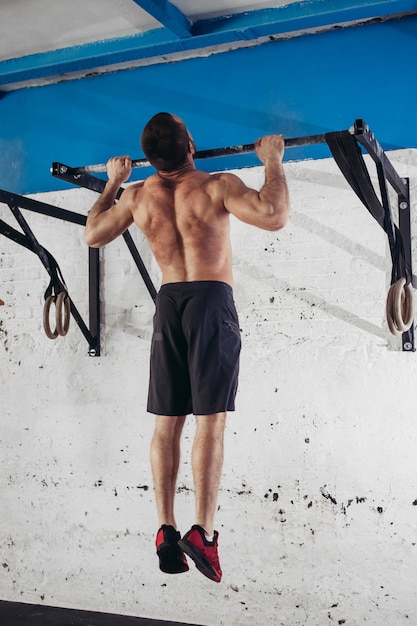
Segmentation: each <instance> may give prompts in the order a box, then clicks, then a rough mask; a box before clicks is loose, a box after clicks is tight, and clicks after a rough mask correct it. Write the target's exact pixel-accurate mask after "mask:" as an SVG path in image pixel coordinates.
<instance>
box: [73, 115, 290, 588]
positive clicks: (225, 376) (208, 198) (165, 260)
mask: <svg viewBox="0 0 417 626" xmlns="http://www.w3.org/2000/svg"><path fill="white" fill-rule="evenodd" d="M141 145H142V149H143V152H144V154H145V155H146V157H147V158H148V159H149V161H150V162H151V164H152V165H153V166H154V167H155V168H156V170H157V172H156V174H153V175H152V176H150V177H149V178H147V179H146V180H145V181H143V182H139V183H136V184H133V185H131V186H129V187H128V188H127V189H126V190H125V191H124V192H123V195H122V196H121V198H120V200H119V201H118V202H117V204H115V198H116V194H117V192H118V190H119V188H120V186H121V185H122V184H123V183H124V182H125V181H127V179H128V178H129V176H130V173H131V160H130V158H129V157H127V156H123V157H115V158H112V159H110V160H109V162H108V163H107V173H108V182H107V184H106V187H105V189H104V191H103V193H102V195H101V196H100V197H99V199H98V200H97V202H96V203H95V204H94V206H93V208H92V209H91V211H90V213H89V216H88V219H87V225H86V229H85V241H86V243H87V244H88V245H89V246H92V247H100V246H104V245H106V244H107V243H109V242H110V241H112V240H113V239H115V238H116V237H118V236H119V235H121V234H122V233H123V232H124V231H125V230H126V229H127V228H128V227H129V226H130V225H131V224H132V223H133V222H134V223H135V224H136V226H138V227H139V228H140V229H141V230H142V232H143V233H144V235H145V237H146V238H147V240H148V242H149V245H150V247H151V249H152V252H153V254H154V256H155V259H156V261H157V262H158V265H159V267H160V269H161V272H162V286H161V289H160V291H159V293H158V295H157V298H156V313H155V318H154V332H153V337H152V348H151V362H150V382H149V396H148V411H149V412H151V413H154V414H155V416H156V417H155V431H154V435H153V439H152V443H151V466H152V473H153V480H154V487H155V498H156V505H157V511H158V518H159V524H160V528H159V530H158V533H157V537H156V548H157V554H158V556H159V566H160V569H161V570H162V571H164V572H167V573H172V574H173V573H180V572H184V571H187V570H188V564H187V560H186V556H185V554H187V555H188V556H189V557H190V558H192V559H193V560H194V562H195V564H196V566H197V568H198V569H199V570H200V571H201V572H202V573H203V574H204V575H205V576H207V577H208V578H210V579H211V580H214V581H215V582H220V580H221V576H222V571H221V567H220V563H219V558H218V552H217V540H218V532H217V531H215V530H214V515H215V510H216V504H217V495H218V489H219V483H220V476H221V470H222V463H223V435H224V428H225V421H226V414H227V411H233V410H234V408H235V407H234V400H235V395H236V390H237V378H238V370H239V353H240V331H239V322H238V317H237V314H236V310H235V306H234V301H233V292H232V285H233V278H232V252H231V244H230V236H229V216H230V214H232V215H234V216H235V217H237V218H238V219H239V220H241V221H243V222H246V223H247V224H251V225H253V226H257V227H259V228H262V229H265V230H271V231H276V230H279V229H281V228H283V227H284V226H285V225H286V223H287V220H288V213H289V197H288V189H287V184H286V180H285V175H284V170H283V166H282V157H283V153H284V139H283V137H282V135H269V136H266V137H262V138H261V139H258V141H256V143H255V150H256V154H257V156H258V157H259V159H260V160H261V161H262V162H263V163H264V164H265V183H264V185H263V186H262V188H261V190H260V191H259V192H258V191H255V190H253V189H250V188H248V187H247V186H246V185H245V184H244V183H243V182H242V181H241V180H240V178H238V177H237V176H235V175H234V174H231V173H219V174H207V173H205V172H200V171H198V170H196V168H195V165H194V159H193V155H194V154H195V145H194V141H193V139H192V136H191V135H190V133H189V132H188V130H187V128H186V126H185V124H184V122H183V121H182V120H181V119H180V118H178V117H177V116H175V115H171V114H169V113H158V114H157V115H155V116H154V117H153V118H152V119H151V120H150V121H149V122H148V124H147V125H146V126H145V128H144V130H143V133H142V136H141ZM190 413H193V414H194V415H195V419H196V435H195V439H194V444H193V449H192V471H193V479H194V487H195V514H196V518H195V524H194V525H193V526H192V528H191V530H190V531H189V532H188V533H186V534H185V535H184V537H182V539H181V535H180V533H179V532H178V531H177V526H176V520H175V515H174V497H175V491H176V479H177V473H178V467H179V461H180V439H181V433H182V430H183V426H184V421H185V416H186V415H187V414H190ZM184 553H185V554H184Z"/></svg>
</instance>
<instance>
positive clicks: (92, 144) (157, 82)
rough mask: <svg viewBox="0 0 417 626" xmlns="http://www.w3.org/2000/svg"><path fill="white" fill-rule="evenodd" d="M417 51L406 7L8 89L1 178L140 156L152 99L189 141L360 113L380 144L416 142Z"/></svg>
mask: <svg viewBox="0 0 417 626" xmlns="http://www.w3.org/2000/svg"><path fill="white" fill-rule="evenodd" d="M416 59H417V17H416V16H413V17H406V18H402V19H400V20H393V21H389V22H385V23H376V24H372V25H367V26H359V27H354V28H347V29H343V30H333V31H330V32H327V33H323V34H319V35H306V36H303V37H297V38H294V39H290V40H281V41H272V42H270V43H268V44H265V45H262V46H257V47H255V48H248V49H241V50H236V51H233V52H228V53H223V54H218V55H213V56H210V57H207V58H198V59H192V60H188V61H182V62H177V63H169V64H164V65H153V66H149V67H143V68H139V69H136V70H130V71H123V72H117V73H114V74H107V75H103V76H98V77H94V78H89V79H82V80H77V81H71V82H63V83H59V84H55V85H50V86H45V87H36V88H30V89H22V90H20V91H15V92H10V93H8V94H6V95H5V96H4V97H3V98H2V99H1V100H0V188H3V189H6V190H9V191H13V192H16V193H21V194H27V193H36V192H40V191H51V190H57V189H61V188H68V187H70V186H69V185H67V184H65V183H63V182H62V181H60V180H57V179H54V178H52V176H51V175H50V166H51V163H52V161H61V162H63V163H66V164H68V165H71V166H79V165H87V164H91V163H101V162H105V161H106V160H107V158H109V157H110V156H113V155H115V154H130V155H131V156H132V157H133V158H140V157H141V156H142V153H141V150H140V147H139V135H140V131H141V128H142V127H143V125H144V124H145V123H146V121H147V120H148V119H149V118H150V117H151V116H152V115H153V114H154V113H156V112H157V111H161V110H168V111H172V112H175V113H176V114H178V115H180V116H181V117H182V118H183V119H184V120H185V121H186V123H187V124H188V126H189V128H190V130H191V132H192V133H193V135H194V138H195V140H196V143H197V148H198V149H200V150H203V149H207V148H214V147H219V146H223V145H233V144H241V143H250V142H253V141H254V140H255V139H256V138H257V137H258V136H260V135H263V134H267V133H273V132H283V133H284V134H285V135H286V136H287V137H294V136H302V135H310V134H316V133H323V132H327V131H332V130H341V129H344V128H348V127H349V126H350V125H351V124H352V123H353V121H354V120H355V119H356V118H359V117H362V118H364V119H365V120H366V121H367V122H368V124H369V125H370V127H371V129H372V130H373V131H374V133H375V135H376V137H377V139H378V140H379V142H380V143H381V144H382V146H383V147H384V149H387V150H388V149H396V148H404V147H417V125H416V123H415V112H416V106H415V100H416V95H417V94H416V89H417V88H416V81H415V76H416V70H415V64H416ZM328 155H329V152H328V149H327V147H326V146H316V147H309V148H303V149H301V148H297V149H295V148H292V149H288V150H287V154H286V158H287V159H300V158H315V157H323V156H328ZM254 164H257V160H256V157H254V156H253V155H245V156H240V157H228V158H227V159H218V160H216V161H213V160H212V161H205V162H202V161H200V162H199V166H200V167H203V168H205V169H208V170H213V169H226V168H234V167H241V166H247V165H254ZM148 173H150V170H147V171H146V170H143V169H142V170H135V171H134V174H133V176H132V178H133V179H139V178H140V177H143V176H144V175H147V174H148Z"/></svg>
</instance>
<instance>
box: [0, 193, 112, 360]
mask: <svg viewBox="0 0 417 626" xmlns="http://www.w3.org/2000/svg"><path fill="white" fill-rule="evenodd" d="M0 202H1V203H4V204H7V205H8V207H9V208H10V210H11V212H12V213H13V215H14V217H15V218H16V220H17V222H18V223H19V225H20V227H21V229H22V230H23V233H24V234H22V233H20V232H19V231H17V230H15V229H14V228H12V227H11V226H9V225H8V224H6V222H4V221H3V220H0V234H1V235H4V236H5V237H7V238H8V239H11V240H12V241H14V242H15V243H17V244H18V245H21V246H23V247H25V248H27V249H28V250H30V251H31V252H34V253H35V254H37V256H38V257H39V259H40V261H41V263H42V264H43V266H44V267H45V269H46V271H47V272H48V274H49V275H50V277H51V284H52V283H53V286H54V289H55V292H56V293H59V292H61V291H67V289H66V286H65V283H64V282H63V279H62V275H61V279H60V278H59V276H58V274H57V271H56V268H57V267H58V265H57V263H56V261H55V259H54V258H53V256H52V255H51V254H50V253H49V252H48V250H46V249H45V248H44V247H43V246H41V245H40V243H39V242H38V240H37V239H36V237H35V235H34V234H33V232H32V230H31V229H30V227H29V224H28V223H27V221H26V220H25V218H24V217H23V215H22V212H21V211H20V209H27V210H29V211H33V212H35V213H41V214H43V215H48V216H50V217H55V218H58V219H62V220H65V221H69V222H72V223H74V224H80V225H83V226H85V223H86V217H85V216H83V215H79V214H78V213H73V212H72V211H67V210H65V209H59V208H58V207H55V206H53V205H50V204H45V203H43V202H38V201H37V200H33V199H31V198H26V197H24V196H19V195H17V194H13V193H10V192H8V191H4V190H0ZM58 269H59V268H58ZM99 271H100V268H99V251H98V250H93V249H91V248H90V249H89V325H90V328H88V327H87V326H86V324H85V323H84V320H83V319H82V317H81V315H80V313H79V312H78V310H77V308H76V306H75V304H74V303H73V301H72V300H71V298H70V311H71V314H72V316H73V318H74V320H75V321H76V323H77V325H78V326H79V328H80V330H81V332H82V334H83V335H84V337H85V339H86V340H87V342H88V345H89V350H88V353H89V355H90V356H99V355H100V300H99ZM68 297H69V296H68Z"/></svg>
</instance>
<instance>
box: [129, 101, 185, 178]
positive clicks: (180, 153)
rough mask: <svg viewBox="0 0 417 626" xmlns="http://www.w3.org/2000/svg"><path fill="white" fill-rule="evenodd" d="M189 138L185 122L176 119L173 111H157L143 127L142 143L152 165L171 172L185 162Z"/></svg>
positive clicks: (162, 170)
mask: <svg viewBox="0 0 417 626" xmlns="http://www.w3.org/2000/svg"><path fill="white" fill-rule="evenodd" d="M189 140H190V139H189V136H188V132H187V128H186V126H185V124H184V122H182V121H178V120H176V119H175V118H174V117H173V115H172V114H171V113H157V114H156V115H154V116H153V117H152V118H151V119H150V120H149V122H148V123H147V124H146V126H145V128H144V129H143V131H142V136H141V139H140V143H141V146H142V150H143V152H144V154H145V156H146V158H147V159H148V161H149V162H150V163H151V165H153V166H154V167H155V168H156V169H157V170H160V171H161V172H169V171H171V170H175V169H176V168H177V167H179V166H180V165H182V164H183V163H185V161H186V159H187V154H188V151H189Z"/></svg>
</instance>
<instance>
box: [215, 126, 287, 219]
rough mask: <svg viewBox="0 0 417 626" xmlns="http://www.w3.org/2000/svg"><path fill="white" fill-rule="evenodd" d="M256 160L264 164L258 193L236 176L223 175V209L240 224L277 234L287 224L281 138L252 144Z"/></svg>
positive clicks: (279, 136)
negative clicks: (263, 175)
mask: <svg viewBox="0 0 417 626" xmlns="http://www.w3.org/2000/svg"><path fill="white" fill-rule="evenodd" d="M255 150H256V154H257V155H258V157H259V159H260V160H261V161H262V162H263V163H264V164H265V182H264V184H263V186H262V188H261V189H260V190H259V191H255V190H254V189H250V188H249V187H247V186H246V185H245V184H244V183H243V182H242V181H241V180H240V178H238V177H237V176H234V175H233V174H224V175H223V176H222V180H223V181H224V182H225V183H226V192H225V198H224V206H225V208H226V209H227V211H229V213H232V215H234V216H235V217H237V218H238V219H239V220H241V221H242V222H246V223H247V224H251V225H253V226H257V227H258V228H263V229H264V230H280V229H281V228H283V227H284V226H286V224H287V222H288V216H289V209H290V200H289V193H288V187H287V181H286V178H285V173H284V168H283V165H282V157H283V154H284V138H283V136H282V135H268V136H266V137H262V138H261V139H258V141H256V142H255Z"/></svg>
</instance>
